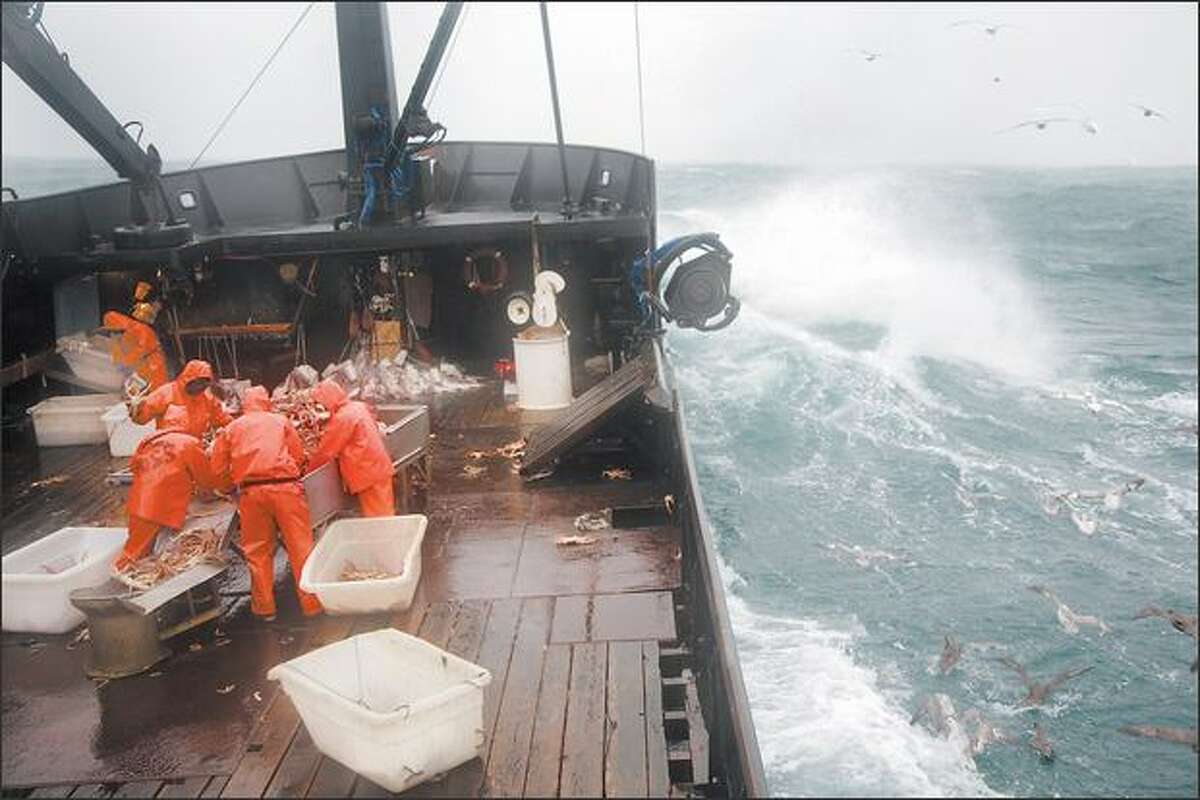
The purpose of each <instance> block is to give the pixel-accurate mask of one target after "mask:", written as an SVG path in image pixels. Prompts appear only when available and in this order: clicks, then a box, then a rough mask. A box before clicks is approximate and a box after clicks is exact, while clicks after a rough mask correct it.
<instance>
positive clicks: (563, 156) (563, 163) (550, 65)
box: [538, 2, 571, 219]
mask: <svg viewBox="0 0 1200 800" xmlns="http://www.w3.org/2000/svg"><path fill="white" fill-rule="evenodd" d="M538 8H539V9H540V10H541V12H542V40H543V41H544V42H545V44H546V69H547V70H549V72H550V102H551V105H553V107H554V132H555V135H557V136H558V164H559V166H560V167H561V168H562V184H563V210H562V213H563V216H564V217H567V218H568V219H570V217H571V187H570V184H569V183H568V181H567V147H566V145H565V144H563V130H562V113H561V112H560V111H559V109H558V79H557V78H556V77H555V75H554V47H553V46H552V45H551V44H550V17H549V16H548V15H547V13H546V4H545V2H541V3H538Z"/></svg>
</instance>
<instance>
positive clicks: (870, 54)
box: [846, 50, 883, 61]
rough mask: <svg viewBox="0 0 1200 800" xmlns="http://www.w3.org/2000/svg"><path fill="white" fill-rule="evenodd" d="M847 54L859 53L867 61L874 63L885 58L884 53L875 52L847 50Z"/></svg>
mask: <svg viewBox="0 0 1200 800" xmlns="http://www.w3.org/2000/svg"><path fill="white" fill-rule="evenodd" d="M846 52H847V53H858V54H859V55H860V56H862V57H863V59H864V60H866V61H874V60H875V59H877V58H883V53H879V52H876V51H874V50H846Z"/></svg>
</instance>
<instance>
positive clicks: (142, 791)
mask: <svg viewBox="0 0 1200 800" xmlns="http://www.w3.org/2000/svg"><path fill="white" fill-rule="evenodd" d="M162 785H163V782H162V781H130V782H129V783H122V784H121V785H120V786H118V787H117V789H116V791H114V792H113V793H112V794H110V795H109V797H154V796H156V795H157V794H158V791H159V790H160V789H161V788H162Z"/></svg>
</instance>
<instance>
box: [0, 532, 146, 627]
mask: <svg viewBox="0 0 1200 800" xmlns="http://www.w3.org/2000/svg"><path fill="white" fill-rule="evenodd" d="M124 544H125V529H124V528H62V529H60V530H58V531H55V532H54V533H52V534H50V535H49V536H47V537H45V538H44V539H40V540H38V541H36V542H34V543H33V544H30V545H26V546H25V547H22V548H21V549H20V550H17V551H16V552H14V553H9V554H8V555H6V556H4V559H3V567H2V569H3V576H2V580H3V583H2V586H3V598H2V599H3V627H4V630H6V631H21V632H25V633H66V632H67V631H69V630H71V629H72V628H74V627H75V626H76V625H78V624H80V623H81V622H83V620H84V616H83V612H82V611H80V610H79V609H77V608H75V606H73V605H71V600H70V594H71V592H73V591H75V590H76V589H82V588H85V587H88V586H96V585H99V584H101V583H104V582H105V581H106V580H108V570H109V566H110V565H111V563H112V561H113V559H115V558H116V557H117V553H118V552H120V550H121V547H122V546H123V545H124Z"/></svg>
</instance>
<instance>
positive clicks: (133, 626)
mask: <svg viewBox="0 0 1200 800" xmlns="http://www.w3.org/2000/svg"><path fill="white" fill-rule="evenodd" d="M199 528H213V529H216V530H221V529H222V528H223V531H222V534H221V539H222V541H221V547H220V549H221V550H224V549H225V548H226V547H227V546H228V543H229V541H230V539H231V538H232V536H233V534H234V532H235V531H236V529H237V511H236V509H235V508H234V506H233V504H232V503H230V502H229V501H227V500H217V501H210V502H200V501H195V502H193V503H192V506H191V507H190V508H189V514H188V517H187V519H185V520H184V523H183V526H182V527H181V529H180V530H181V531H189V530H196V529H199ZM228 568H229V566H228V564H211V563H200V564H196V565H195V566H193V567H191V568H190V569H188V570H186V571H184V572H181V573H180V574H178V575H175V576H174V577H171V578H168V579H167V580H165V581H163V582H162V583H160V584H158V585H157V586H154V587H152V588H150V589H148V590H146V591H144V592H139V591H137V590H135V589H131V588H130V587H128V586H126V585H125V584H124V583H122V582H120V581H118V580H117V579H116V578H110V579H109V580H108V581H107V582H106V583H102V584H100V585H99V586H91V587H87V588H84V589H76V590H75V591H73V592H71V595H70V599H71V604H72V605H74V606H75V607H76V608H78V609H79V610H80V611H82V612H83V613H84V614H85V615H86V616H87V621H88V631H89V634H90V638H91V643H92V646H91V651H90V653H89V655H88V662H87V665H86V667H85V670H86V672H87V674H88V675H89V676H91V677H100V678H123V677H126V676H128V675H135V674H137V673H139V672H143V671H145V670H147V669H149V668H150V667H151V666H153V665H154V664H156V663H157V662H159V661H161V660H162V659H164V658H166V657H167V656H169V655H170V650H168V649H167V648H166V647H165V646H164V645H163V642H165V641H166V640H168V639H170V638H171V637H173V636H176V635H178V634H180V633H183V632H184V631H187V630H191V629H192V628H195V627H196V626H198V625H203V624H204V623H206V622H208V621H209V620H213V619H216V618H217V617H218V616H220V614H221V603H220V597H219V595H218V593H217V587H216V581H217V578H219V577H220V576H221V575H222V574H224V573H225V571H226V570H227V569H228Z"/></svg>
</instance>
